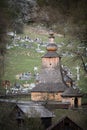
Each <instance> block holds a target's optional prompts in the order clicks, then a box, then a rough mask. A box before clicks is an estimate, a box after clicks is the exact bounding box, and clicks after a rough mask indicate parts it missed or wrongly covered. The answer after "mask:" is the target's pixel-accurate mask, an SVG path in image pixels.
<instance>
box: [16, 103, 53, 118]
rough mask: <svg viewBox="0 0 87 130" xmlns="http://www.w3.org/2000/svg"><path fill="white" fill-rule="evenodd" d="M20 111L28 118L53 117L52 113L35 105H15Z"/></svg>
mask: <svg viewBox="0 0 87 130" xmlns="http://www.w3.org/2000/svg"><path fill="white" fill-rule="evenodd" d="M17 106H18V107H19V108H20V110H21V111H22V112H23V113H24V114H25V115H27V116H28V117H41V118H45V117H53V116H54V115H53V113H52V112H50V111H49V110H48V109H46V108H45V107H44V106H41V105H39V104H37V105H25V104H24V105H19V104H18V105H17Z"/></svg>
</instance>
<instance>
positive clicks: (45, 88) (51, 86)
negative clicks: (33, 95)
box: [32, 82, 66, 93]
mask: <svg viewBox="0 0 87 130" xmlns="http://www.w3.org/2000/svg"><path fill="white" fill-rule="evenodd" d="M65 89H66V86H65V84H63V83H61V82H59V83H52V82H48V83H39V84H36V87H35V88H33V90H32V91H33V92H50V93H51V92H63V91H64V90H65Z"/></svg>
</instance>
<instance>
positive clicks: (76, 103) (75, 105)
mask: <svg viewBox="0 0 87 130" xmlns="http://www.w3.org/2000/svg"><path fill="white" fill-rule="evenodd" d="M74 107H78V98H77V97H75V100H74Z"/></svg>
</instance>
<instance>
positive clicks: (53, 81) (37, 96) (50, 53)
mask: <svg viewBox="0 0 87 130" xmlns="http://www.w3.org/2000/svg"><path fill="white" fill-rule="evenodd" d="M57 49H58V48H57V45H56V44H55V43H54V34H53V32H51V33H50V36H49V44H48V45H47V47H46V50H47V53H46V54H45V55H44V56H42V68H41V71H40V73H39V81H38V83H36V86H35V87H34V88H33V89H32V91H31V100H32V101H46V100H47V101H58V102H61V103H64V102H65V103H66V102H69V103H70V107H73V106H77V107H78V106H81V97H82V94H81V92H80V91H79V89H77V88H74V87H73V86H72V85H71V86H70V85H69V86H68V85H67V84H66V83H65V82H64V78H63V74H62V67H61V57H60V56H59V55H58V53H57Z"/></svg>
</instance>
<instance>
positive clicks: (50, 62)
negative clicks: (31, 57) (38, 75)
mask: <svg viewBox="0 0 87 130" xmlns="http://www.w3.org/2000/svg"><path fill="white" fill-rule="evenodd" d="M58 62H59V57H56V58H42V66H43V67H48V68H49V67H51V68H53V67H56V66H57V65H58Z"/></svg>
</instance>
